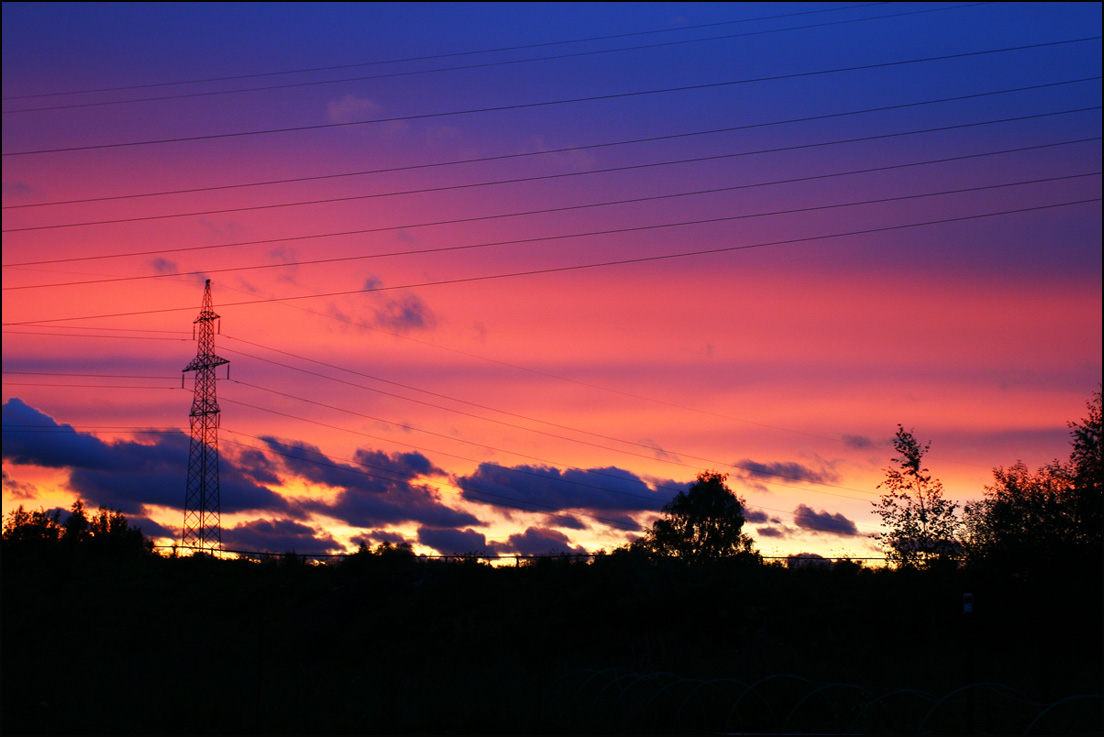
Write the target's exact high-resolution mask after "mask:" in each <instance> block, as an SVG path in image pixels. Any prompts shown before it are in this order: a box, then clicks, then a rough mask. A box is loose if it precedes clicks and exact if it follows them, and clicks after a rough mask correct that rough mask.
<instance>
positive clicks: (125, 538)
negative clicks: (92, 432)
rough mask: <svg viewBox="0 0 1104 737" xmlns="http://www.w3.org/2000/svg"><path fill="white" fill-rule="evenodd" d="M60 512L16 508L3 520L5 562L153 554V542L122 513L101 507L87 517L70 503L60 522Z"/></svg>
mask: <svg viewBox="0 0 1104 737" xmlns="http://www.w3.org/2000/svg"><path fill="white" fill-rule="evenodd" d="M61 514H62V511H61V510H60V509H53V510H50V511H47V510H45V509H39V510H37V511H29V510H27V509H25V508H24V507H23V505H20V506H18V507H17V508H16V509H14V510H12V511H11V512H10V513H9V514H8V515H7V517H6V519H5V520H4V528H3V553H4V558H5V560H8V561H10V562H16V563H23V562H26V561H39V562H51V561H57V560H59V559H63V558H66V557H69V558H72V557H74V556H80V557H86V556H87V557H98V558H136V557H142V556H147V555H152V554H153V542H152V541H150V540H149V539H147V538H146V537H145V536H144V535H143V534H142V531H141V530H140V529H139V528H137V527H133V526H131V524H130V521H129V520H127V518H126V516H125V515H123V513H122V512H120V511H118V510H114V509H108V508H105V507H100V508H99V510H97V511H96V512H95V513H93V514H91V515H89V513H88V512H87V511H86V510H85V506H84V502H83V501H82V500H80V499H78V500H77V501H75V502H73V506H72V507H71V508H70V510H69V514H68V516H67V517H66V518H65V521H64V522H61V521H60V519H61Z"/></svg>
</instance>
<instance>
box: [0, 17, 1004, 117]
mask: <svg viewBox="0 0 1104 737" xmlns="http://www.w3.org/2000/svg"><path fill="white" fill-rule="evenodd" d="M984 4H985V3H974V4H971V5H956V6H949V7H942V8H924V9H921V10H911V11H905V12H901V13H890V14H887V15H875V16H868V17H866V18H849V19H846V20H838V21H826V22H824V23H813V24H809V25H804V26H791V27H789V28H773V29H766V30H760V31H746V32H743V33H729V34H725V35H722V36H707V37H705V38H691V39H681V40H675V41H661V42H656V43H650V44H642V45H638V46H623V47H621V48H615V49H592V50H589V51H575V52H570V53H564V54H553V55H550V56H536V57H530V58H527V59H504V60H498V61H488V62H480V63H476V64H463V65H459V66H451V67H437V68H434V69H413V70H406V71H398V72H385V73H381V74H371V75H361V76H356V77H342V78H339V79H323V80H310V81H302V82H285V83H281V84H273V85H264V86H260V87H240V88H237V89H229V90H210V91H205V92H184V93H178V94H174V95H162V96H158V97H136V98H129V99H124V100H103V101H96V102H75V103H69V104H64V105H49V106H42V107H30V108H20V109H17V110H4V111H3V114H4V115H14V114H18V113H31V112H50V111H56V110H74V109H83V108H91V107H107V106H114V105H130V104H136V103H145V102H164V101H169V100H186V99H192V98H199V97H215V96H223V95H236V94H241V93H245V92H265V91H269V90H286V89H297V88H302V87H318V86H322V85H330V84H343V83H346V82H366V81H372V80H379V79H395V78H399V77H414V76H423V75H428V74H440V73H442V72H457V71H470V70H473V69H490V68H494V67H502V66H513V65H516V64H531V63H536V62H543V61H557V60H560V59H577V58H582V57H587V56H602V55H607V54H620V53H624V52H627V51H643V50H647V49H659V48H669V47H672V46H684V45H688V44H698V43H705V42H709V41H729V40H732V39H737V38H749V37H752V36H763V35H773V34H777V33H788V32H791V31H804V30H809V29H813V28H826V27H831V26H838V25H845V24H850V23H862V22H867V21H873V20H885V19H889V18H902V17H906V16H912V15H920V14H924V13H937V12H942V11H945V10H959V9H962V8H970V7H978V6H980V5H984Z"/></svg>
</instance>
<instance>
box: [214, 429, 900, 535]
mask: <svg viewBox="0 0 1104 737" xmlns="http://www.w3.org/2000/svg"><path fill="white" fill-rule="evenodd" d="M226 432H229V433H232V434H234V435H241V436H243V437H248V438H252V439H254V440H259V441H260V442H262V443H265V446H266V447H264V448H258V447H256V446H253V445H247V444H245V443H234V441H232V440H228V441H227V442H230V443H234V444H235V445H241V446H243V447H247V448H250V449H252V450H259V451H263V452H272V453H275V454H276V455H280V456H284V457H287V458H293V459H295V460H302V461H307V462H309V463H313V464H316V465H319V466H327V467H330V468H336V469H339V470H345V471H349V472H350V473H360V472H359V471H357V470H356V469H351V468H344V467H342V466H340V465H338V464H336V463H334V462H333V461H335V460H337V461H341V462H345V463H352V464H356V465H358V466H362V467H364V468H371V469H374V470H381V471H386V472H387V473H392V474H395V475H396V476H405V477H407V478H410V479H417V478H423V476H422V475H420V474H413V473H409V472H406V471H400V470H397V469H392V468H387V467H385V466H377V465H375V464H370V463H365V462H363V461H358V460H354V459H351V458H334V457H333V456H329V455H327V454H325V453H323V452H322V451H321V450H315V449H313V448H306V447H303V446H300V445H294V446H292V445H287V444H284V443H280V442H278V441H277V440H276V439H275V438H268V437H258V436H256V435H250V434H248V433H243V432H239V431H236V430H226ZM273 445H276V446H279V447H281V448H288V449H293V450H295V451H298V452H303V453H311V454H313V455H318V456H321V457H322V458H324V459H326V460H324V461H313V460H310V459H308V458H303V457H302V456H298V455H292V454H290V453H282V452H280V451H277V450H275V449H274V448H273V447H272V446H273ZM487 465H492V466H494V465H495V464H487ZM496 467H497V468H501V469H504V470H507V471H520V470H521V469H515V468H511V467H510V466H496ZM580 470H585V471H586V472H587V473H594V470H593V469H580ZM365 475H367V476H370V477H372V478H378V479H380V480H383V481H395V480H396V479H393V478H388V477H383V476H374V475H372V474H367V473H366V474H365ZM531 475H532V474H531ZM538 478H540V479H542V480H546V481H547V480H550V479H554V480H558V481H565V482H567V483H571V484H575V485H580V486H588V487H591V488H595V489H598V490H600V491H606V492H613V493H617V494H621V495H623V496H628V497H633V498H636V499H641V500H644V501H648V502H651V503H653V504H656V503H659V502H662V500H661V499H655V498H653V497H648V496H644V495H642V494H634V493H633V492H630V491H621V490H617V489H609V488H606V487H602V486H593V485H592V484H585V483H582V482H576V481H571V480H569V479H563V478H562V477H549V476H539V475H538ZM447 485H448V486H449V487H451V488H453V489H456V490H457V491H459V492H460V496H461V497H462V498H465V499H466V498H469V496H470V495H474V496H476V497H479V496H489V497H493V498H497V499H505V500H509V501H513V502H518V503H522V504H532V505H534V506H539V507H543V508H544V509H548V510H552V511H553V512H558V513H565V512H568V511H570V512H571V514H573V515H574V514H577V515H579V516H581V517H589V518H591V519H595V520H598V521H600V522H604V523H605V524H608V525H611V526H620V525H621V524H622V523H621V522H620V521H619V520H612V519H609V518H606V517H601V516H598V515H594V514H588V513H586V512H581V511H578V508H575V507H568V508H565V507H562V506H553V505H547V504H540V503H539V502H532V501H530V500H527V499H517V498H516V497H507V496H503V495H500V494H494V493H492V492H489V491H486V490H483V489H478V490H477V489H470V488H463V487H459V486H457V485H456V484H455V483H449V484H447ZM660 489H663V490H666V491H676V492H677V491H682V489H676V488H672V487H667V486H657V487H656V490H657V491H658V490H660ZM755 507H756V509H760V510H766V511H768V512H777V513H779V514H793V510H784V509H776V508H773V507H764V506H760V505H755ZM514 508H515V509H520V507H514ZM745 509H746V507H745ZM522 511H531V510H524V509H523V510H522ZM626 511H627V512H632V511H653V512H658V511H660V510H659V509H652V510H626ZM853 524H855V526H856V527H865V528H867V529H873V528H871V526H870V525H866V524H858V523H853ZM622 529H623V528H622ZM879 529H880V528H879Z"/></svg>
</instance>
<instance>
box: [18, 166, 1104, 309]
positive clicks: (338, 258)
mask: <svg viewBox="0 0 1104 737" xmlns="http://www.w3.org/2000/svg"><path fill="white" fill-rule="evenodd" d="M1099 174H1101V172H1100V171H1094V172H1086V173H1082V174H1067V175H1064V176H1058V177H1046V178H1042V179H1029V180H1023V181H1018V182H1002V183H999V184H988V185H982V186H977V187H965V188H961V189H949V190H941V191H938V192H926V193H921V194H910V195H898V196H896V197H882V198H879V199H874V200H862V201H858V202H844V203H837V204H833V205H816V206H810V207H798V208H792V209H789V210H774V211H771V212H763V213H747V214H743V215H727V216H724V217H716V218H705V219H700V220H685V221H681V222H677V223H661V224H657V225H638V226H634V227H631V228H615V229H609V230H599V231H592V232H586V233H568V234H558V235H549V236H539V237H534V238H524V239H517V240H511V241H496V242H493V243H478V244H468V245H462V246H441V247H437V248H423V249H415V250H409V251H401V252H391V253H383V254H367V255H357V256H334V257H331V258H320V259H309V260H302V261H286V262H280V263H275V264H254V265H251V266H229V267H226V268H222V269H205V270H203V271H189V272H177V273H172V274H142V275H138V276H116V277H107V278H104V279H89V280H84V281H74V282H56V283H53V284H27V285H23V286H12V287H3V291H9V290H26V289H45V288H48V287H71V286H86V285H89V284H106V283H117V282H127V281H145V280H147V279H164V278H167V277H181V276H196V275H201V274H206V275H211V274H224V273H228V272H238V271H257V270H261V269H283V268H288V267H293V266H294V267H298V266H317V265H320V264H334V263H344V262H349V261H365V260H369V259H376V258H384V257H393V256H410V255H416V254H427V253H443V252H451V251H466V250H474V249H479V248H490V247H494V246H502V245H518V244H526V243H539V242H545V241H550V240H567V239H571V238H588V237H596V236H602V235H611V234H618V233H631V232H644V231H650V230H661V229H666V228H681V227H686V226H690V225H704V224H711V223H719V222H732V221H736V220H747V219H753V218H761V217H774V216H778V215H795V214H800V213H808V212H819V211H823V210H835V209H839V208H844V207H859V206H863V205H875V204H885V203H887V202H902V201H905V200H913V199H921V198H925V197H939V196H944V195H953V194H965V193H968V192H983V191H988V190H993V189H1002V188H1005V187H1019V186H1026V185H1031V184H1045V183H1050V182H1060V181H1067V180H1070V179H1082V178H1084V177H1091V176H1098V175H1099ZM811 178H816V177H811ZM805 179H809V178H803V179H802V180H801V181H804V180H805ZM769 184H774V182H770V183H769ZM755 186H762V185H737V186H733V187H724V188H720V189H715V190H707V192H706V193H714V192H721V191H732V190H738V189H745V188H749V187H755ZM644 199H645V200H647V199H655V198H644ZM566 209H571V208H566Z"/></svg>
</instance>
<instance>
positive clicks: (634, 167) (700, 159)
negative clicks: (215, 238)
mask: <svg viewBox="0 0 1104 737" xmlns="http://www.w3.org/2000/svg"><path fill="white" fill-rule="evenodd" d="M1100 108H1101V106H1100V105H1094V106H1090V107H1082V108H1074V109H1071V110H1058V111H1054V112H1047V113H1033V114H1031V115H1020V116H1015V117H1010V118H1001V119H998V120H986V121H979V122H975V123H959V124H956V125H945V126H939V127H936V128H922V129H919V130H911V131H901V132H897V133H883V134H879V135H872V136H859V137H856V138H844V139H837V140H834V141H821V142H818V143H804V144H798V145H793V146H779V147H775V148H768V149H758V150H755V151H737V152H734V153H726V154H712V155H709V156H696V157H691V158H684V159H675V160H670V161H660V162H650V163H644V164H630V165H626V166H614V167H606V168H604V169H592V170H590V171H581V172H578V171H576V172H559V173H556V174H542V175H539V176H532V177H518V178H513V179H498V180H493V181H490V182H475V183H470V184H449V185H443V186H440V187H424V188H421V189H411V190H405V191H400V192H372V193H370V194H357V195H344V196H342V197H326V198H323V199H316V200H303V201H299V202H284V203H275V204H264V205H248V206H244V207H231V208H222V209H218V210H195V211H191V212H183V213H167V214H161V215H142V216H138V217H128V218H117V219H114V220H90V221H85V222H78V223H62V224H55V225H33V226H28V227H23V228H4V229H3V230H2V231H0V232H4V233H23V232H29V231H41V230H59V229H63V228H80V227H85V226H90V225H118V224H122V223H138V222H147V221H151V220H168V219H173V218H182V217H193V216H196V215H224V214H227V213H236V212H253V211H257V210H272V209H279V208H284V207H303V206H309V205H325V204H334V203H337V202H354V201H357V200H368V199H379V198H383V197H398V196H404V195H411V194H431V193H435V192H450V191H455V190H461V189H474V188H478V187H489V186H495V185H502V184H521V183H528V182H538V181H547V180H553V179H564V178H569V177H579V176H590V175H594V174H609V173H614V172H624V171H638V170H640V169H648V168H654V167H660V166H673V165H678V164H694V163H704V162H708V161H720V160H723V159H731V158H739V157H742V156H753V155H760V154H771V153H782V152H788V151H802V150H806V149H813V148H822V147H824V146H837V145H841V144H847V143H866V142H868V141H879V140H885V139H888V138H900V137H903V136H913V135H921V134H925V133H939V132H944V131H949V130H961V129H964V128H976V127H980V126H987V125H996V124H999V123H1011V122H1019V121H1024V120H1035V119H1038V118H1047V117H1054V116H1057V115H1071V114H1076V113H1085V112H1092V111H1094V110H1100ZM961 158H972V156H965V157H961ZM951 160H960V158H959V157H956V158H953V159H951ZM896 168H902V167H900V166H891V167H880V168H873V169H865V170H858V171H856V172H845V174H851V173H867V172H874V171H886V170H889V169H896ZM831 176H840V175H831ZM827 177H828V175H819V176H811V177H799V178H795V179H787V180H780V181H779V182H766V183H764V184H761V185H734V186H731V187H719V188H714V189H708V190H702V191H700V192H690V193H686V194H681V195H658V196H652V197H641V198H636V199H630V200H622V201H615V202H611V203H605V204H607V205H617V204H628V203H633V202H647V201H651V200H660V199H667V198H670V197H677V196H691V195H695V194H713V193H718V192H728V191H734V190H737V189H747V188H749V187H752V186H765V184H776V183H778V184H789V183H794V182H805V181H812V180H815V179H824V178H827ZM599 206H604V205H594V204H584V205H574V206H571V207H559V208H549V209H546V210H535V211H532V212H522V213H517V214H508V215H495V216H484V217H475V218H462V219H457V220H448V221H441V222H438V223H428V224H426V225H448V224H453V223H463V222H472V221H477V220H492V219H497V218H502V217H516V216H518V215H531V214H542V213H550V212H563V211H567V210H575V209H582V208H585V207H599ZM402 227H426V226H424V225H418V224H415V225H412V226H401V225H398V226H390V227H388V228H378V229H376V230H392V229H397V228H402Z"/></svg>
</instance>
